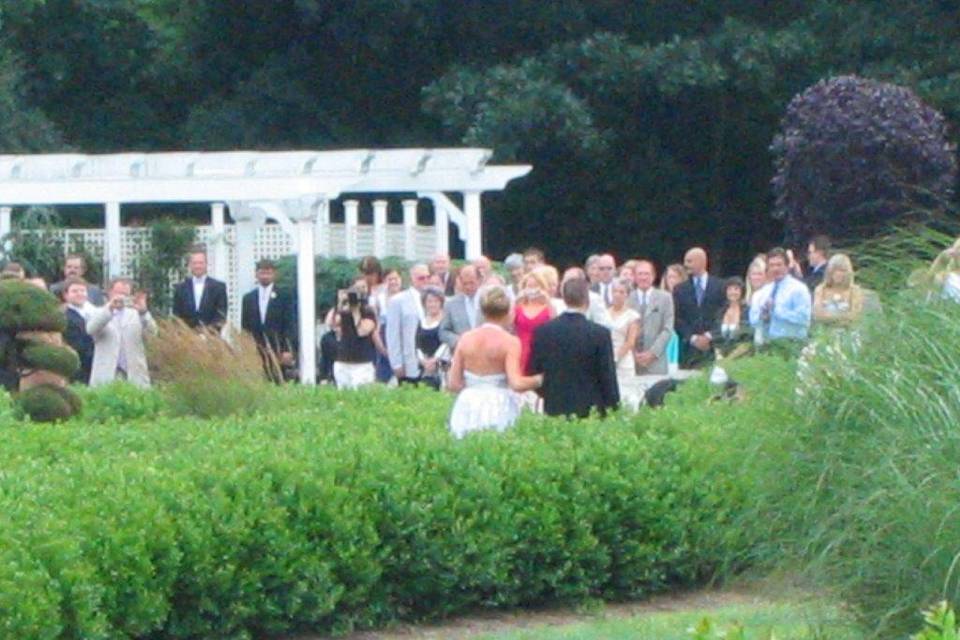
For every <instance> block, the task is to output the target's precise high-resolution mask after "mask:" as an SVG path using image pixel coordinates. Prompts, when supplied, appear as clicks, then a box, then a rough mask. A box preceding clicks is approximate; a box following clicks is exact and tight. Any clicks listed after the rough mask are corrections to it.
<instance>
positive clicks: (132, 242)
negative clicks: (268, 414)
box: [0, 149, 531, 384]
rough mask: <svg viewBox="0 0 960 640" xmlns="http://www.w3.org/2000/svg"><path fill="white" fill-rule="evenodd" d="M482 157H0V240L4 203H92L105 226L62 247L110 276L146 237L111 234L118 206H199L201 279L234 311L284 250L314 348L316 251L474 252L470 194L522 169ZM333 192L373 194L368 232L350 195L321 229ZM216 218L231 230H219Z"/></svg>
mask: <svg viewBox="0 0 960 640" xmlns="http://www.w3.org/2000/svg"><path fill="white" fill-rule="evenodd" d="M491 155H492V153H491V152H490V151H489V150H487V149H388V150H369V149H351V150H344V151H282V152H255V151H234V152H223V153H219V152H217V153H213V152H176V153H120V154H109V155H80V154H52V155H23V156H15V155H12V156H0V236H3V235H6V234H7V233H9V232H10V229H11V216H12V211H13V207H14V206H22V205H69V204H96V203H100V204H102V205H103V207H104V228H103V229H102V230H67V231H66V233H67V244H68V246H69V245H70V244H71V243H72V242H73V240H74V239H75V237H82V238H83V242H84V244H85V246H87V247H92V248H97V249H99V250H101V251H102V252H103V254H104V257H105V259H106V265H107V274H108V275H110V276H114V275H119V274H121V273H122V272H123V270H124V267H125V265H129V264H130V262H131V260H132V259H133V257H134V256H135V255H136V254H137V253H138V252H139V251H140V250H141V249H142V248H143V246H144V243H145V242H148V238H146V231H145V230H141V229H130V228H124V227H122V225H121V206H122V205H123V204H124V203H163V202H209V203H211V224H210V226H209V227H202V228H201V229H200V230H199V233H198V236H199V237H198V240H200V241H205V242H206V244H207V245H208V247H209V248H210V250H211V253H212V256H211V257H212V260H211V264H212V269H211V272H212V274H213V275H214V276H216V277H219V278H223V279H224V280H226V282H227V284H228V287H229V291H230V292H231V294H232V295H231V296H230V299H231V301H232V303H233V305H236V304H237V303H238V302H239V296H240V295H241V293H242V292H244V291H246V290H248V289H250V288H252V286H253V283H254V264H255V262H256V260H257V259H258V258H259V257H279V255H287V254H291V253H294V254H296V255H297V294H298V298H299V302H300V304H299V309H300V328H299V331H300V344H302V345H313V344H315V343H316V317H315V309H314V302H315V290H314V274H313V259H314V256H315V255H344V256H347V257H356V256H359V255H365V254H373V255H381V256H382V255H403V256H405V257H407V258H410V259H417V258H425V257H426V256H428V255H430V254H431V253H437V252H442V253H446V252H447V251H448V247H449V238H448V224H449V223H451V222H452V223H453V224H454V225H455V227H456V228H457V231H458V236H459V238H460V239H461V240H463V241H464V245H465V255H466V257H467V258H468V259H472V258H476V257H479V256H480V255H481V253H482V221H481V207H480V204H481V202H480V200H481V194H482V193H483V192H485V191H500V190H502V189H504V188H505V187H506V185H507V183H509V182H510V181H511V180H513V179H515V178H518V177H520V176H523V175H526V174H527V173H528V172H529V171H530V169H531V167H530V166H529V165H513V166H491V165H488V161H489V159H490V157H491ZM344 193H350V194H366V195H368V196H371V197H374V198H376V199H375V200H374V201H373V202H372V209H373V224H372V225H362V224H359V216H358V211H359V202H358V201H357V200H354V199H347V200H344V202H343V207H344V222H343V223H342V224H340V223H337V224H334V223H332V222H331V219H330V203H331V202H333V201H334V200H336V199H338V198H340V197H341V195H342V194H344ZM401 194H415V195H416V199H413V198H410V197H409V196H407V198H406V199H404V200H403V201H402V209H403V222H402V223H401V224H388V223H387V210H388V203H387V200H386V199H385V197H387V196H400V195H401ZM452 194H456V196H455V197H454V198H451V197H450V195H452ZM422 199H426V200H429V201H430V202H431V203H432V205H433V208H434V213H435V224H434V226H433V227H432V228H431V227H422V226H420V225H418V223H417V207H418V203H419V200H422ZM455 199H459V200H460V201H462V203H463V204H462V206H459V205H458V204H456V202H455ZM227 211H229V214H230V217H231V218H233V220H234V224H227V221H226V212H227ZM267 220H272V221H275V222H276V223H277V224H276V225H266V224H265V223H266V222H267ZM237 314H238V311H237V310H236V307H235V306H234V309H233V311H232V315H233V316H234V317H236V316H237ZM300 364H301V380H302V382H304V383H306V384H312V383H313V382H314V380H315V375H316V354H315V352H314V350H313V349H309V348H304V349H303V350H302V354H301V363H300Z"/></svg>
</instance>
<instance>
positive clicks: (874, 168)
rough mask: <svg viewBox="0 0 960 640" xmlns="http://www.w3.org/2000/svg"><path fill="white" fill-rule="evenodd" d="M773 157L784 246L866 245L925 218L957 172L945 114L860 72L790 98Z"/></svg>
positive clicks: (946, 194)
mask: <svg viewBox="0 0 960 640" xmlns="http://www.w3.org/2000/svg"><path fill="white" fill-rule="evenodd" d="M771 151H772V152H773V154H774V157H775V165H776V170H777V173H776V176H775V177H774V178H773V183H772V184H773V191H774V195H775V197H776V205H775V210H774V215H775V217H779V218H782V219H783V220H784V222H785V225H786V234H787V242H788V243H789V244H791V245H802V244H803V243H805V242H807V241H808V240H809V239H810V237H811V236H813V235H815V234H818V233H826V234H828V235H830V236H832V237H834V238H838V239H849V240H854V239H862V238H866V237H870V236H872V235H875V234H876V233H878V232H880V231H884V230H886V229H887V227H889V226H890V224H891V223H896V222H904V221H906V220H914V219H920V220H923V219H926V218H929V217H930V215H931V214H932V212H935V211H938V210H942V209H943V208H944V206H945V204H946V203H947V202H948V201H949V199H950V197H951V195H952V193H953V188H954V183H955V181H956V174H957V163H956V157H955V153H954V152H955V149H954V146H953V145H952V144H951V143H950V142H949V141H948V139H947V131H946V121H945V119H944V117H943V115H942V114H940V113H939V112H938V111H936V110H935V109H933V108H932V107H930V106H928V105H927V104H925V103H924V102H923V101H922V100H920V98H918V97H917V96H916V94H914V93H913V92H912V91H910V90H909V89H906V88H904V87H900V86H897V85H893V84H888V83H884V82H877V81H874V80H868V79H865V78H859V77H856V76H839V77H835V78H830V79H827V80H821V81H820V82H818V83H817V84H815V85H813V86H812V87H810V88H809V89H807V90H806V91H804V92H803V93H801V94H799V95H797V96H796V97H794V98H793V100H791V101H790V104H789V106H788V107H787V113H786V115H785V116H784V118H783V121H782V130H781V133H780V134H778V135H777V136H776V138H774V140H773V144H772V146H771Z"/></svg>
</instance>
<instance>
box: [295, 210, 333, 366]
mask: <svg viewBox="0 0 960 640" xmlns="http://www.w3.org/2000/svg"><path fill="white" fill-rule="evenodd" d="M324 208H326V202H325V201H322V200H319V201H314V202H310V201H306V202H302V203H301V207H300V211H298V212H297V217H296V223H297V308H298V314H297V320H298V322H299V332H298V335H299V341H300V382H301V383H302V384H307V385H314V384H316V383H317V307H316V300H317V295H316V281H315V280H314V277H315V276H314V255H315V252H316V243H315V242H314V240H315V237H314V231H315V229H314V225H315V224H316V219H317V213H318V210H322V209H324Z"/></svg>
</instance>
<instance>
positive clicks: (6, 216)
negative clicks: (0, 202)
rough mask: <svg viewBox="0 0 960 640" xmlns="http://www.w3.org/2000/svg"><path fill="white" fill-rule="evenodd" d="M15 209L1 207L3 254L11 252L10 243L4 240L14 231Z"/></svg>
mask: <svg viewBox="0 0 960 640" xmlns="http://www.w3.org/2000/svg"><path fill="white" fill-rule="evenodd" d="M12 219H13V207H0V241H2V242H3V245H2V247H0V249H2V253H6V252H7V251H8V250H9V246H8V245H9V242H8V241H6V240H3V238H6V237H7V236H8V235H10V232H11V231H12V230H13V223H12Z"/></svg>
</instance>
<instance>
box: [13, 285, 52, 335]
mask: <svg viewBox="0 0 960 640" xmlns="http://www.w3.org/2000/svg"><path fill="white" fill-rule="evenodd" d="M66 324H67V320H66V318H65V317H64V315H63V312H62V311H61V310H60V307H59V303H58V302H57V299H56V298H55V297H53V296H52V295H51V294H50V293H48V292H46V291H44V290H43V289H40V288H39V287H36V286H34V285H32V284H29V283H27V282H24V281H23V280H2V281H0V328H2V329H4V330H6V331H56V332H57V333H61V332H63V330H64V329H65V328H66Z"/></svg>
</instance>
